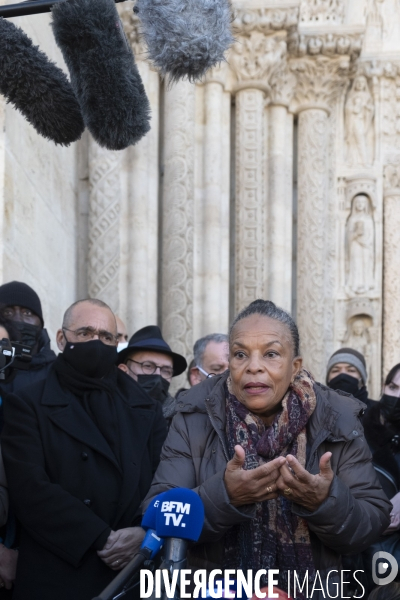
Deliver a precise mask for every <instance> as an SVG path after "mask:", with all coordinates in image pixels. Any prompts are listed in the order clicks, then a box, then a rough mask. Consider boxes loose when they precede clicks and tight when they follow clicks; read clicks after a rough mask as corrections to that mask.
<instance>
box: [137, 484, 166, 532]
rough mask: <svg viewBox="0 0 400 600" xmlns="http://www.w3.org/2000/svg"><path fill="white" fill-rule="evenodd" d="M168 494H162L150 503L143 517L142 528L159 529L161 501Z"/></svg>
mask: <svg viewBox="0 0 400 600" xmlns="http://www.w3.org/2000/svg"><path fill="white" fill-rule="evenodd" d="M165 493H166V492H163V493H162V494H158V496H156V497H155V498H153V500H152V501H151V502H150V504H149V505H148V507H147V508H146V512H145V513H144V515H143V517H142V523H141V526H142V527H143V529H146V530H147V529H156V527H157V513H158V512H159V510H160V501H161V499H162V497H163V496H164V494H165Z"/></svg>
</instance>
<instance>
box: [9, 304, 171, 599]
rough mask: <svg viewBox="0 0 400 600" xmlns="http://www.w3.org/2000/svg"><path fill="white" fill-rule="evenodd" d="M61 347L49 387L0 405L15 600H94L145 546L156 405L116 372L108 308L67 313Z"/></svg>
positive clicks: (156, 444)
mask: <svg viewBox="0 0 400 600" xmlns="http://www.w3.org/2000/svg"><path fill="white" fill-rule="evenodd" d="M57 343H58V346H59V348H60V350H62V353H61V354H59V355H58V357H57V359H56V361H55V362H54V364H53V367H52V369H51V370H50V373H49V375H48V377H47V378H46V380H43V381H41V382H38V383H36V384H35V385H33V386H30V387H29V388H25V389H24V390H20V391H19V392H18V393H16V394H10V395H8V396H7V397H6V398H5V401H4V417H5V424H4V431H3V435H2V451H3V458H4V465H5V469H6V475H7V480H8V486H9V491H10V497H11V499H12V503H13V508H14V512H15V514H16V517H17V518H18V519H19V521H20V523H21V541H20V546H19V559H18V568H17V576H16V581H15V589H14V594H13V599H14V600H27V599H29V600H54V599H55V598H57V600H69V599H70V598H74V600H88V599H90V598H93V597H94V596H97V595H99V594H100V592H101V591H102V590H103V589H104V588H105V587H106V586H107V585H108V584H109V583H110V581H111V580H112V579H113V578H114V576H115V574H116V572H117V571H119V570H120V569H122V568H123V567H124V566H125V565H126V564H127V563H128V562H129V561H130V559H131V558H132V557H133V556H134V554H135V553H136V552H137V550H138V548H139V546H140V543H141V541H142V539H143V535H144V531H143V530H142V529H141V527H140V526H139V525H140V522H141V510H140V504H141V502H142V500H143V499H144V497H145V496H146V493H147V491H148V489H149V487H150V483H151V480H152V477H153V473H154V471H155V469H156V467H157V465H158V462H159V457H160V452H161V447H162V444H163V442H164V439H165V436H166V432H167V428H166V422H165V420H164V418H163V416H162V411H161V406H160V404H159V403H158V402H156V401H154V400H152V399H151V398H150V397H149V396H148V395H147V394H146V393H145V392H144V391H143V390H142V388H141V387H140V386H139V385H138V384H137V383H136V381H134V380H133V379H131V378H130V377H127V376H126V375H125V373H123V372H122V371H121V370H120V369H117V367H116V366H115V362H116V358H117V326H116V321H115V317H114V315H113V313H112V312H111V310H110V308H109V307H108V306H107V305H106V304H104V303H103V302H101V301H100V300H83V301H80V302H77V303H75V304H74V305H72V307H70V308H69V309H68V310H67V311H66V313H65V315H64V321H63V325H62V328H61V329H60V330H59V331H58V332H57ZM135 589H136V590H138V587H137V588H135ZM138 596H139V593H137V595H136V596H135V597H136V598H138ZM128 598H132V596H128Z"/></svg>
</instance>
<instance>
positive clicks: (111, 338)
mask: <svg viewBox="0 0 400 600" xmlns="http://www.w3.org/2000/svg"><path fill="white" fill-rule="evenodd" d="M64 330H65V331H70V332H71V333H73V334H74V336H75V337H77V338H78V340H79V341H80V342H88V341H90V340H92V339H93V338H94V336H95V335H97V336H98V338H99V340H100V341H101V342H103V344H107V345H108V346H115V345H116V343H117V341H118V338H117V336H116V335H114V334H112V333H110V332H109V331H104V330H103V329H94V328H93V327H80V329H68V327H63V331H64ZM64 335H65V333H64ZM65 339H67V336H65ZM67 341H68V340H67Z"/></svg>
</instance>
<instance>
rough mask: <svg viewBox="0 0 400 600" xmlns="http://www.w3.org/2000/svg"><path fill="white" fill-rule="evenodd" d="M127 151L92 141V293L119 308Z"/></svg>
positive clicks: (90, 265) (91, 294) (90, 238)
mask: <svg viewBox="0 0 400 600" xmlns="http://www.w3.org/2000/svg"><path fill="white" fill-rule="evenodd" d="M122 155H123V152H112V151H110V150H106V149H104V148H101V147H100V146H98V144H96V142H95V141H94V140H93V139H92V138H90V142H89V173H90V175H89V177H90V198H89V256H88V281H89V286H88V287H89V296H90V297H91V298H99V299H100V300H103V301H104V302H106V303H107V304H108V305H109V306H110V308H111V309H112V310H113V311H114V312H118V309H119V264H120V242H119V213H120V207H121V182H120V170H121V161H122Z"/></svg>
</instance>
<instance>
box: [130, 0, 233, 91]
mask: <svg viewBox="0 0 400 600" xmlns="http://www.w3.org/2000/svg"><path fill="white" fill-rule="evenodd" d="M134 11H135V12H136V13H137V14H138V16H139V18H140V20H141V22H142V34H143V37H144V39H145V41H146V44H147V46H148V50H149V56H150V59H151V60H152V61H153V63H154V65H155V66H156V67H157V68H158V69H160V71H161V73H162V74H163V75H167V74H169V76H170V80H171V81H176V80H178V79H181V78H184V77H188V79H189V80H190V81H196V80H198V79H200V78H201V77H202V76H203V75H204V74H205V72H206V71H207V70H208V69H210V68H211V67H213V66H215V65H216V64H218V63H220V62H222V61H223V60H225V58H224V53H225V52H226V50H227V49H228V48H229V46H231V45H232V44H233V42H234V38H233V36H232V32H231V21H232V14H231V8H230V5H229V2H228V0H137V3H136V6H135V8H134Z"/></svg>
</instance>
